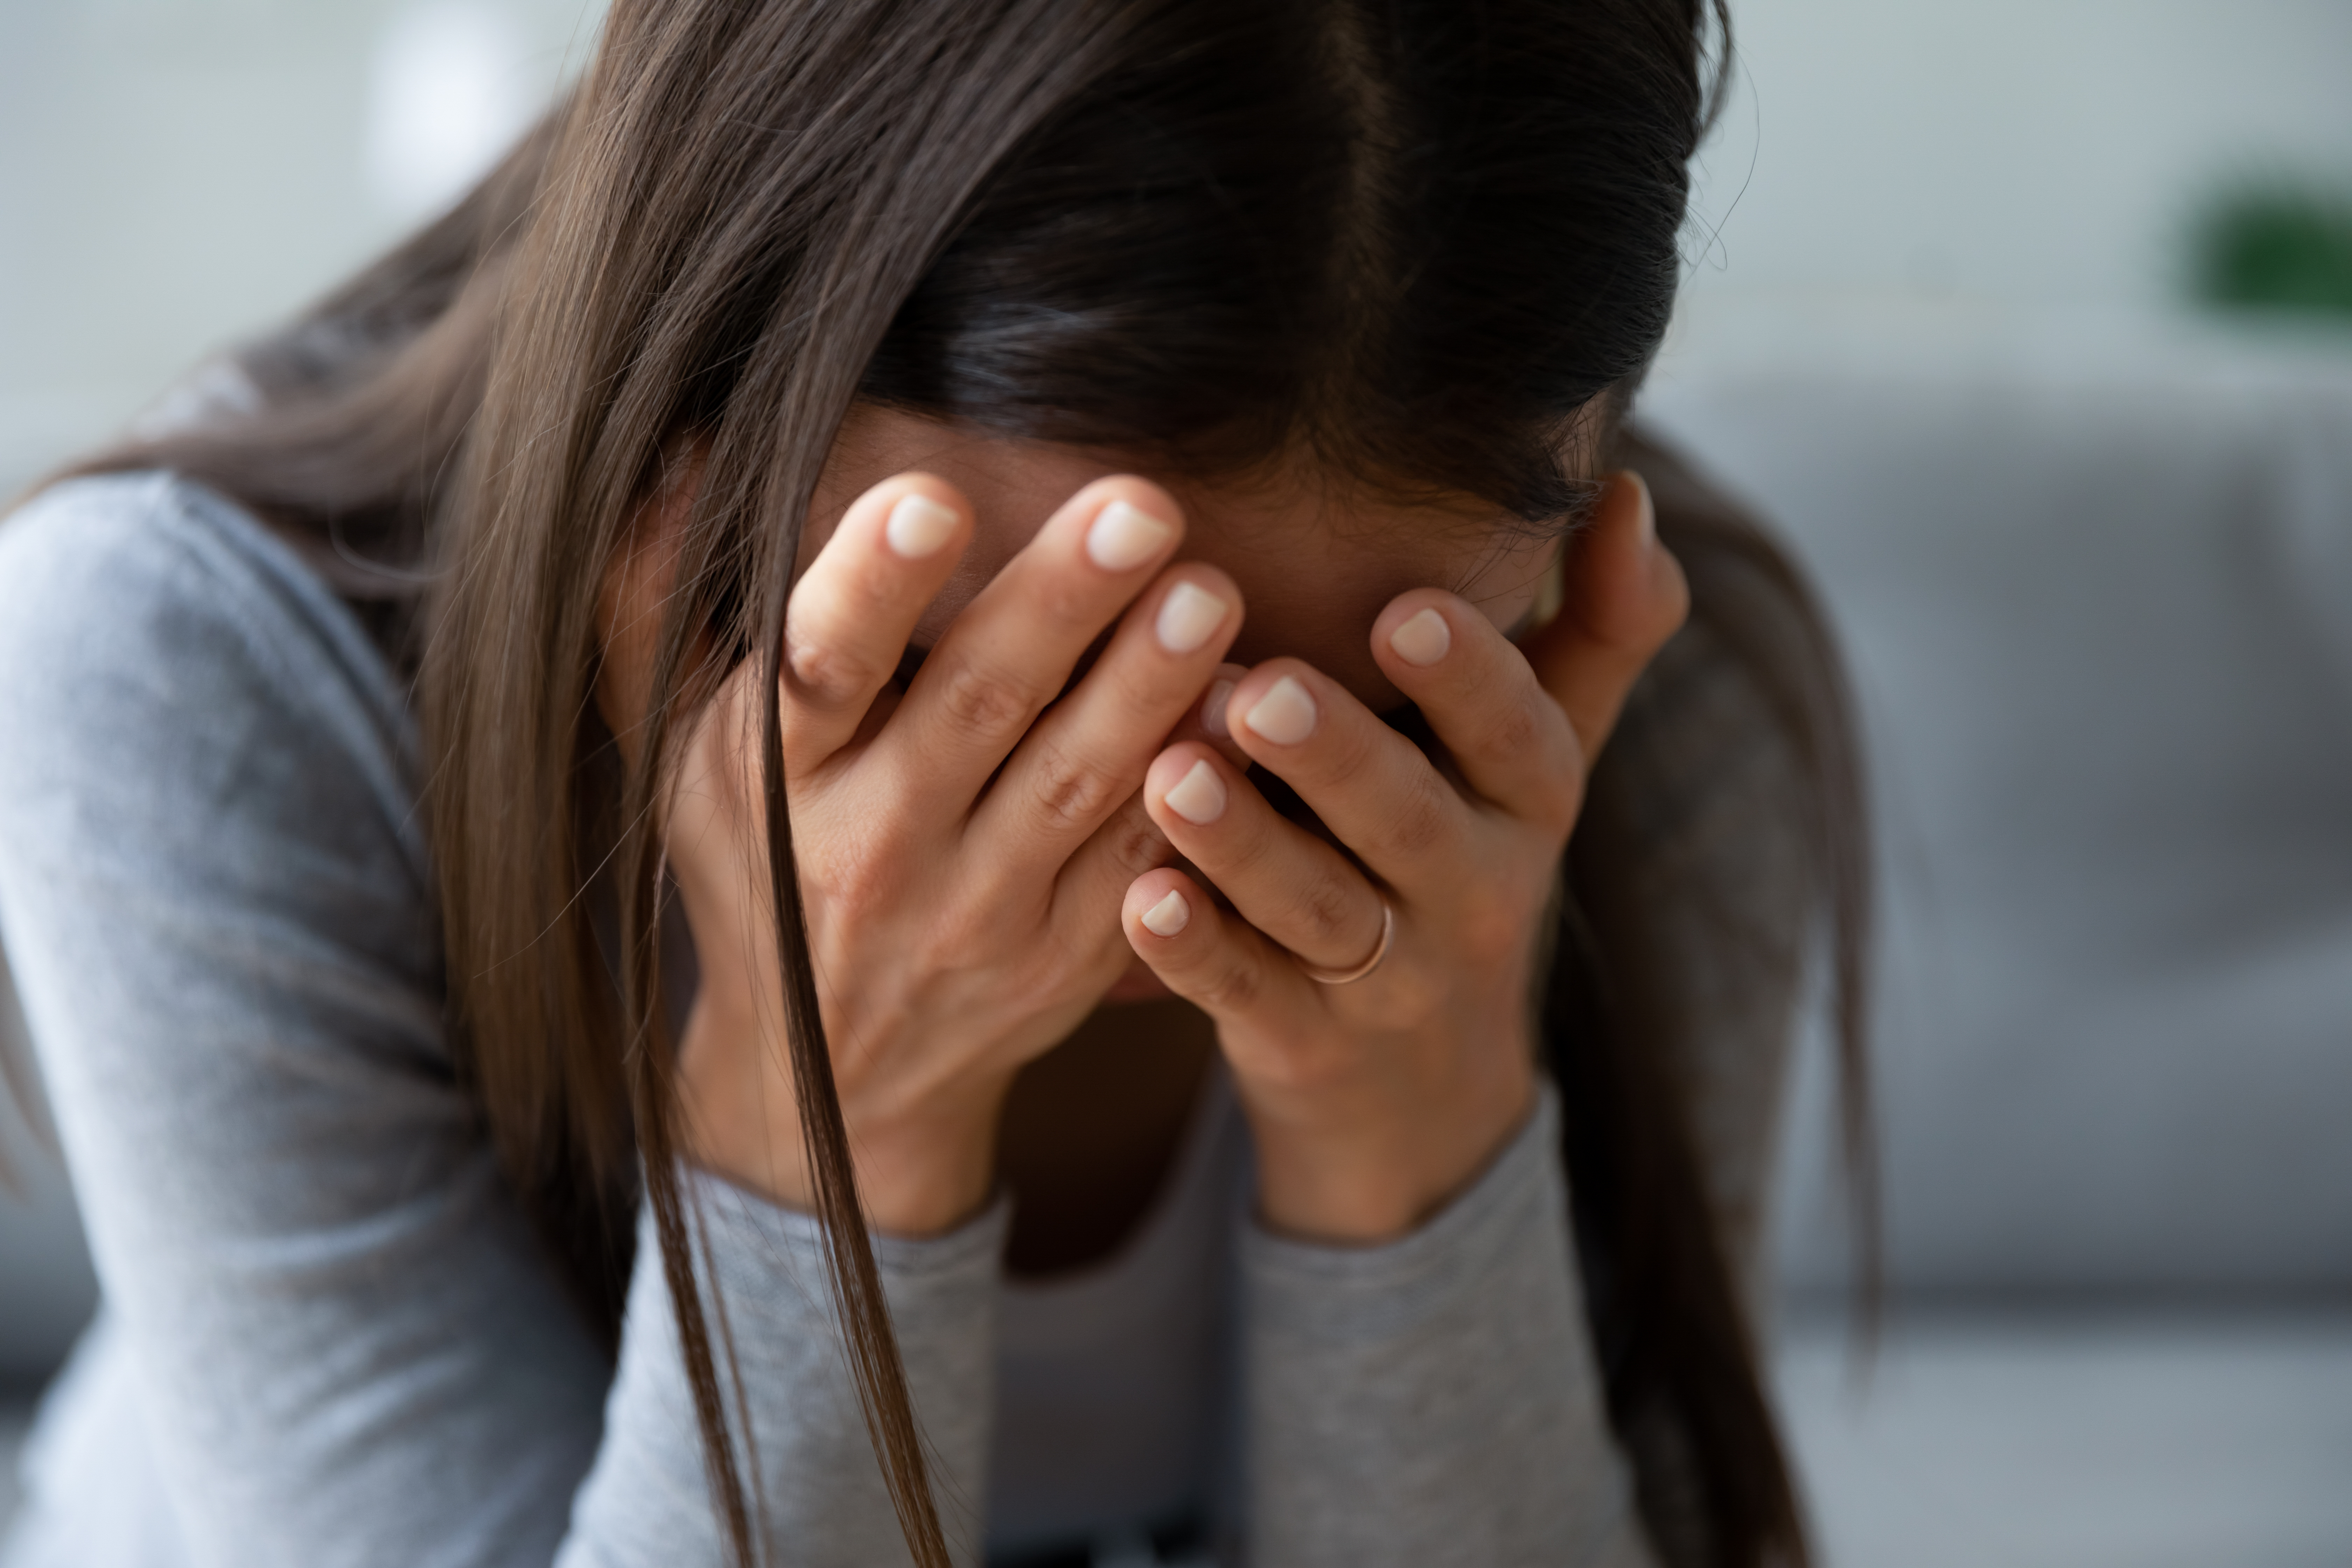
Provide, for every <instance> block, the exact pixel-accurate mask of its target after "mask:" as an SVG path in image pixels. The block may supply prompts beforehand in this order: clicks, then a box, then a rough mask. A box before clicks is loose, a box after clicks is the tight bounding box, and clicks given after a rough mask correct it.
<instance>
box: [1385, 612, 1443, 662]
mask: <svg viewBox="0 0 2352 1568" xmlns="http://www.w3.org/2000/svg"><path fill="white" fill-rule="evenodd" d="M1453 646H1454V628H1453V627H1451V626H1447V625H1446V624H1445V617H1444V616H1441V615H1439V614H1438V613H1437V612H1436V611H1435V610H1423V611H1422V612H1421V614H1419V615H1417V616H1413V617H1412V619H1411V620H1409V621H1407V622H1405V624H1404V625H1402V626H1399V627H1397V629H1396V630H1394V631H1392V632H1391V633H1390V634H1389V647H1392V648H1394V649H1396V656H1397V657H1398V658H1401V659H1402V660H1404V661H1405V662H1406V663H1407V664H1411V665H1417V666H1419V667H1420V668H1423V669H1427V668H1429V667H1430V666H1431V665H1433V664H1435V663H1436V662H1437V661H1438V660H1439V659H1441V658H1444V657H1445V650H1446V649H1447V648H1450V647H1453Z"/></svg>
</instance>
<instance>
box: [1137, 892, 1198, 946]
mask: <svg viewBox="0 0 2352 1568" xmlns="http://www.w3.org/2000/svg"><path fill="white" fill-rule="evenodd" d="M1191 924H1192V905H1190V904H1188V903H1186V902H1185V901H1184V895H1183V894H1181V893H1180V892H1178V891H1177V890H1176V889H1173V888H1171V889H1168V891H1167V892H1166V893H1165V894H1164V895H1162V896H1161V898H1160V901H1159V902H1158V903H1156V904H1154V905H1152V906H1151V907H1150V909H1148V910H1144V911H1143V929H1144V930H1146V931H1150V933H1151V934H1152V935H1154V936H1174V935H1175V934H1176V933H1177V932H1178V931H1182V930H1183V929H1184V928H1185V927H1186V926H1188V925H1191Z"/></svg>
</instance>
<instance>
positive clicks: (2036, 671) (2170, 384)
mask: <svg viewBox="0 0 2352 1568" xmlns="http://www.w3.org/2000/svg"><path fill="white" fill-rule="evenodd" d="M1646 407H1647V409H1648V411H1649V413H1650V415H1651V416H1652V417H1653V418H1654V420H1655V421H1656V423H1657V424H1658V425H1659V426H1661V427H1662V428H1664V430H1665V431H1666V432H1667V433H1669V434H1670V435H1671V436H1672V437H1674V438H1675V440H1677V441H1678V442H1679V443H1680V444H1681V445H1683V446H1684V447H1685V448H1686V449H1687V450H1689V451H1691V452H1692V453H1693V454H1695V455H1696V457H1698V458H1700V460H1701V461H1702V462H1703V463H1704V464H1706V466H1707V467H1708V468H1711V469H1712V471H1713V472H1714V473H1715V474H1716V475H1717V477H1718V478H1719V479H1722V480H1723V481H1724V482H1726V483H1727V484H1729V485H1730V486H1731V487H1732V488H1733V489H1736V490H1738V491H1739V492H1741V493H1743V494H1745V495H1746V496H1748V498H1750V499H1751V500H1754V501H1755V502H1756V503H1757V504H1758V505H1759V507H1760V508H1761V509H1762V510H1763V511H1764V512H1765V513H1766V515H1768V516H1769V517H1770V518H1772V519H1773V520H1774V521H1777V522H1778V523H1779V524H1780V526H1781V527H1782V528H1783V529H1784V530H1785V531H1786V533H1787V534H1788V536H1789V537H1790V540H1791V541H1792V542H1794V543H1795V544H1796V546H1797V547H1798V550H1799V552H1801V555H1802V556H1803V557H1804V559H1805V560H1806V562H1807V563H1809V565H1810V566H1811V570H1812V571H1813V573H1814V574H1815V575H1816V577H1817V579H1818V580H1819V582H1820V584H1822V588H1823V590H1824V591H1825V593H1826V595H1827V597H1828V599H1829V601H1830V603H1831V605H1832V609H1833V612H1834V615H1835V618H1836V619H1837V621H1838V623H1839V626H1840V630H1841V632H1842V633H1843V637H1844V638H1845V642H1846V647H1847V651H1848V653H1849V656H1850V658H1851V659H1852V662H1853V668H1854V675H1855V680H1856V684H1857V686H1858V688H1859V689H1860V692H1861V696H1862V701H1863V707H1864V717H1865V721H1866V723H1867V727H1868V731H1869V738H1870V761H1871V765H1872V768H1873V771H1874V793H1875V795H1876V799H1877V803H1878V810H1879V814H1880V821H1879V845H1880V849H1881V853H1882V856H1883V858H1884V862H1885V865H1884V873H1885V874H1884V878H1883V888H1884V900H1885V901H1884V910H1885V924H1884V942H1883V947H1882V954H1883V963H1882V968H1881V974H1882V982H1883V984H1882V992H1881V1005H1880V1007H1879V1010H1878V1020H1877V1021H1878V1031H1879V1044H1880V1065H1881V1072H1882V1082H1881V1100H1880V1105H1881V1110H1882V1113H1883V1120H1884V1126H1885V1148H1886V1163H1885V1171H1886V1178H1887V1185H1886V1197H1887V1218H1888V1230H1887V1233H1886V1236H1887V1245H1888V1263H1889V1283H1890V1284H1891V1285H1892V1286H1893V1288H1894V1289H1895V1291H1896V1292H1897V1293H1898V1294H1899V1295H1905V1296H1908V1297H1911V1298H1915V1299H1917V1298H1946V1299H1949V1298H1966V1299H1983V1298H1987V1297H2000V1298H2009V1299H2018V1300H2044V1299H2047V1298H2050V1297H2053V1296H2071V1297H2084V1296H2092V1297H2098V1298H2103V1299H2106V1300H2116V1299H2118V1298H2137V1299H2148V1298H2151V1297H2153V1298H2166V1297H2169V1298H2174V1299H2179V1298H2183V1297H2186V1296H2191V1295H2193V1296H2195V1297H2197V1298H2198V1299H2200V1300H2211V1299H2213V1298H2216V1297H2241V1298H2242V1297H2246V1296H2250V1295H2259V1296H2268V1297H2282V1296H2292V1297H2309V1296H2311V1295H2313V1294H2315V1293H2330V1292H2343V1291H2345V1290H2346V1289H2347V1288H2352V1127H2347V1121H2352V331H2347V330H2346V329H2345V328H2341V327H2336V328H2330V327H2328V326H2326V325H2325V324H2324V323H2298V322H2295V321H2273V322H2240V323H2224V322H2200V321H2182V320H2172V319H2167V318H2163V317H2158V316H2148V315H2138V314H2131V313H2124V312H2108V313H2098V314H2091V313H2072V314H2070V313H2065V312H2048V311H2044V312H2039V313H2034V314H2023V313H2017V314H2011V313H2004V312H2000V311H1994V310H1970V309H1968V308H1965V307H1960V306H1945V307H1933V306H1925V305H1913V306H1909V307H1901V308H1897V307H1885V308H1879V309H1873V308H1870V307H1867V306H1857V305H1853V304H1851V303H1845V304H1840V305H1837V306H1834V307H1831V306H1820V307H1814V308H1806V307H1802V306H1782V307H1780V308H1778V309H1770V310H1764V309H1757V308H1755V307H1753V306H1750V307H1748V308H1745V309H1738V310H1721V311H1718V312H1717V313H1716V314H1715V315H1713V316H1711V317H1710V316H1708V315H1706V314H1705V313H1698V314H1696V319H1687V320H1686V321H1685V323H1684V324H1683V327H1682V330H1681V334H1680V336H1679V337H1678V339H1677V340H1676V342H1675V345H1673V346H1671V347H1670V349H1669V352H1668V353H1667V354H1666V355H1665V357H1664V361H1663V363H1662V364H1661V367H1660V370H1659V373H1658V374H1657V376H1656V378H1655V382H1654V385H1653V387H1652V389H1651V394H1650V396H1649V398H1648V402H1647V404H1646ZM1791 1133H1792V1136H1791V1138H1790V1164H1789V1166H1788V1168H1787V1171H1786V1179H1785V1180H1784V1182H1783V1195H1784V1200H1785V1201H1784V1205H1783V1222H1784V1223H1783V1246H1782V1259H1783V1271H1784V1278H1785V1279H1786V1281H1787V1283H1788V1284H1789V1285H1790V1288H1791V1289H1793V1290H1795V1291H1797V1292H1799V1293H1805V1292H1811V1291H1818V1290H1821V1289H1825V1288H1828V1287H1831V1286H1832V1285H1833V1283H1834V1281H1835V1279H1836V1278H1837V1276H1838V1265H1839V1259H1840V1249H1839V1247H1838V1237H1837V1233H1836V1226H1835V1223H1834V1218H1835V1215H1834V1207H1833V1205H1832V1204H1830V1203H1829V1202H1828V1201H1827V1194H1826V1192H1825V1190H1824V1189H1825V1186H1826V1184H1827V1181H1828V1169H1827V1167H1826V1165H1825V1164H1824V1163H1822V1160H1821V1159H1820V1158H1819V1157H1818V1152H1819V1151H1820V1150H1821V1149H1822V1147H1823V1146H1824V1143H1825V1139H1824V1138H1823V1137H1822V1132H1821V1121H1820V1100H1819V1093H1818V1086H1814V1089H1813V1092H1811V1094H1809V1095H1805V1096H1801V1100H1800V1104H1799V1108H1798V1114H1797V1116H1796V1118H1795V1125H1794V1126H1793V1127H1792V1129H1791Z"/></svg>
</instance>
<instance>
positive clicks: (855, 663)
mask: <svg viewBox="0 0 2352 1568" xmlns="http://www.w3.org/2000/svg"><path fill="white" fill-rule="evenodd" d="M786 658H787V659H788V661H789V662H790V664H791V666H792V671H793V689H794V692H795V694H796V695H798V696H800V697H801V698H802V699H803V700H806V701H808V702H810V703H812V704H814V705H816V706H818V707H835V706H838V705H840V704H842V703H845V702H848V701H851V700H855V699H856V697H857V696H858V695H860V694H861V693H862V692H864V691H866V689H868V688H869V686H871V685H875V684H879V683H878V681H877V680H876V679H874V671H873V669H872V668H871V667H870V666H869V665H867V664H866V661H865V660H863V659H860V658H856V657H855V656H853V655H850V654H845V653H844V652H842V651H841V649H839V648H837V647H832V646H830V645H829V644H826V643H824V642H814V641H812V642H799V641H795V642H794V643H793V646H792V647H790V649H789V650H788V651H787V654H786Z"/></svg>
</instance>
